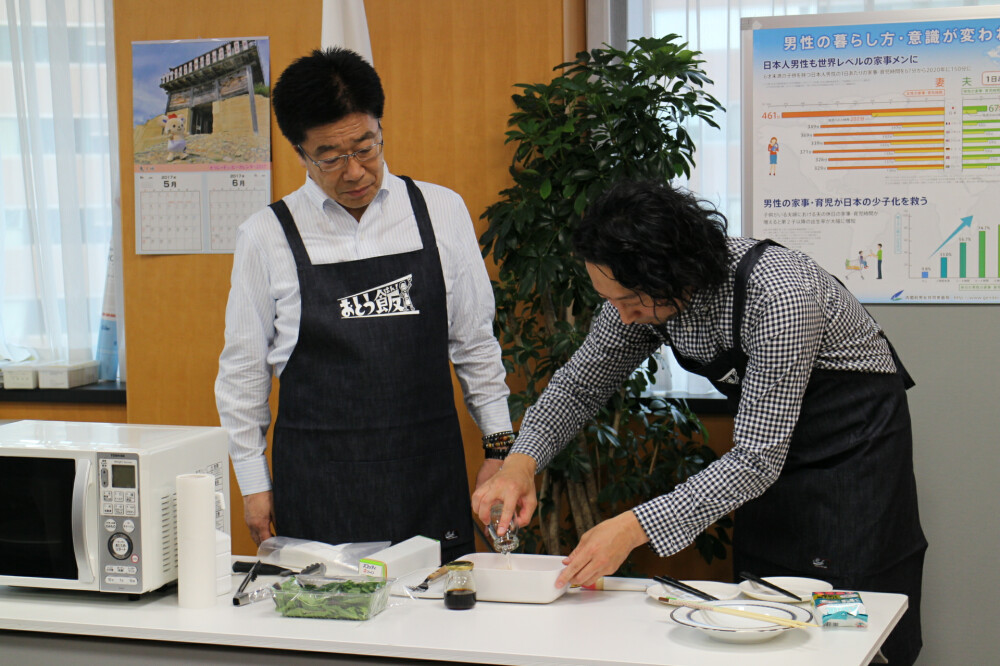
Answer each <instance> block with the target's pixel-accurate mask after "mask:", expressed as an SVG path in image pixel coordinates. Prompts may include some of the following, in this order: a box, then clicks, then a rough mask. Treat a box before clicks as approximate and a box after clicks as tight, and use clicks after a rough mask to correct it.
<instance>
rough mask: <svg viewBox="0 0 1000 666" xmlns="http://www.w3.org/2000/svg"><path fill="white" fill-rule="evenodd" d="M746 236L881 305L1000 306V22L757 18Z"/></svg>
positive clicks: (895, 15) (980, 17)
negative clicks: (799, 256)
mask: <svg viewBox="0 0 1000 666" xmlns="http://www.w3.org/2000/svg"><path fill="white" fill-rule="evenodd" d="M742 37H743V42H742V58H743V105H744V106H743V118H742V120H743V137H744V143H743V220H744V227H745V228H746V229H747V232H746V233H747V235H748V236H753V237H755V238H771V239H773V240H775V241H777V242H779V243H781V244H783V245H786V246H788V247H792V248H795V249H799V250H802V251H804V252H806V253H807V254H809V255H811V256H812V257H813V258H815V259H816V260H817V261H819V263H820V264H821V265H822V266H823V267H824V268H826V269H827V270H828V271H830V272H831V273H833V274H834V275H835V276H837V277H838V278H839V279H840V280H841V281H842V282H843V283H844V284H845V285H846V286H847V287H848V288H849V289H850V290H851V291H852V292H853V293H854V294H855V295H857V296H858V298H859V299H860V300H861V301H862V302H865V303H996V302H1000V11H998V9H997V8H990V7H982V8H974V7H967V8H952V9H947V10H941V11H937V10H920V11H907V12H882V13H863V14H828V15H822V16H787V17H758V18H745V19H743V25H742Z"/></svg>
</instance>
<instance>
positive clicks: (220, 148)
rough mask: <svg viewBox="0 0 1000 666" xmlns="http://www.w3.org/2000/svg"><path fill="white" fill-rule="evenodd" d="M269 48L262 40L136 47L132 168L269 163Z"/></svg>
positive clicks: (265, 41)
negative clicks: (141, 166)
mask: <svg viewBox="0 0 1000 666" xmlns="http://www.w3.org/2000/svg"><path fill="white" fill-rule="evenodd" d="M267 46H268V45H267V40H266V39H260V38H258V39H232V40H190V41H179V42H136V43H134V44H133V45H132V50H133V68H134V69H133V159H134V162H135V164H136V165H137V166H138V165H165V164H169V165H170V166H171V167H172V168H175V169H176V168H181V169H186V168H185V167H183V166H182V165H197V164H228V165H232V166H234V167H238V165H241V164H259V163H262V162H270V160H271V156H270V155H271V151H270V145H271V137H270V126H271V125H270V115H271V100H270V84H269V76H268V56H269V51H268V48H267Z"/></svg>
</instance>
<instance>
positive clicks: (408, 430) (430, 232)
mask: <svg viewBox="0 0 1000 666" xmlns="http://www.w3.org/2000/svg"><path fill="white" fill-rule="evenodd" d="M403 180H404V181H405V182H406V188H407V191H408V193H409V197H410V205H411V207H412V208H413V212H414V215H415V216H416V221H417V227H418V229H419V231H420V241H421V245H422V247H421V249H419V250H414V251H412V252H404V253H401V254H393V255H386V256H381V257H372V258H369V259H360V260H357V261H346V262H342V263H335V264H318V265H314V264H312V263H311V262H310V260H309V255H308V253H307V252H306V249H305V245H304V244H303V242H302V238H301V236H300V235H299V232H298V228H297V227H296V226H295V222H294V220H293V219H292V216H291V214H290V212H289V211H288V207H287V206H286V205H285V203H284V201H277V202H275V203H273V204H271V208H272V209H273V210H274V211H275V214H276V215H277V216H278V220H279V221H280V222H281V226H282V229H283V230H284V232H285V237H286V238H287V239H288V244H289V247H290V248H291V250H292V254H293V256H294V258H295V265H296V270H297V274H298V281H299V291H300V293H301V295H302V315H301V322H300V325H299V336H298V340H297V342H296V344H295V349H294V350H293V352H292V355H291V357H290V358H289V360H288V363H287V365H286V366H285V369H284V371H283V372H282V373H281V382H280V390H279V401H278V417H277V419H276V421H275V426H274V445H273V449H272V464H273V468H274V506H275V526H276V529H277V532H278V534H281V535H284V536H289V537H296V538H301V539H310V540H315V541H321V542H325V543H333V544H337V543H347V542H369V541H385V540H391V541H392V542H393V543H398V542H399V541H403V540H405V539H408V538H410V537H412V536H416V535H422V536H426V537H430V538H432V539H437V540H439V541H440V542H441V550H442V558H443V560H444V561H446V562H447V561H450V560H451V559H455V558H457V557H459V556H461V555H465V554H467V553H469V552H472V551H474V550H475V548H474V545H475V544H474V543H473V528H472V509H471V504H470V497H469V488H468V483H467V479H466V473H465V470H466V467H465V450H464V448H463V445H462V435H461V431H460V429H459V424H458V414H457V411H456V409H455V401H454V389H453V388H452V381H451V370H450V366H449V364H448V308H447V301H446V298H445V284H444V276H443V273H442V271H441V261H440V257H439V255H438V249H437V243H436V241H435V237H434V229H433V228H432V226H431V220H430V216H429V215H428V213H427V206H426V204H425V202H424V198H423V196H422V195H421V193H420V190H419V189H418V188H417V186H416V185H415V184H414V183H413V181H412V180H410V179H409V178H406V177H404V178H403Z"/></svg>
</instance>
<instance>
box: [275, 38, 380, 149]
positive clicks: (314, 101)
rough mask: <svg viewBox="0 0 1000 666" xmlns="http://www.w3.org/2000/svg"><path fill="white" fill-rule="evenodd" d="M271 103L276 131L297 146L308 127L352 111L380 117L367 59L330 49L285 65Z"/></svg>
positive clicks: (374, 76)
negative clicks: (275, 120) (277, 128)
mask: <svg viewBox="0 0 1000 666" xmlns="http://www.w3.org/2000/svg"><path fill="white" fill-rule="evenodd" d="M271 105H272V106H273V107H274V115H275V117H276V118H277V119H278V127H279V128H280V129H281V133H282V134H284V135H285V138H286V139H288V140H289V141H290V142H291V143H292V145H293V146H298V145H299V144H300V143H302V142H303V141H305V138H306V132H307V131H308V130H310V129H312V128H314V127H320V126H321V125H327V124H329V123H335V122H337V121H338V120H340V119H341V118H343V117H344V116H347V115H349V114H352V113H358V112H360V113H367V114H370V115H372V116H374V117H375V118H376V119H381V118H382V110H383V108H384V107H385V92H384V91H383V90H382V81H381V80H380V79H379V77H378V74H377V73H376V72H375V69H374V68H373V67H372V66H371V65H370V64H368V61H366V60H365V59H364V58H362V57H361V56H360V55H358V54H357V53H355V52H354V51H350V50H348V49H342V48H338V47H334V48H330V49H326V50H325V51H321V50H319V49H317V50H315V51H313V52H312V53H311V54H309V55H307V56H303V57H301V58H299V59H298V60H296V61H295V62H293V63H292V64H291V65H289V66H288V68H287V69H285V71H284V72H282V73H281V76H280V77H279V78H278V82H277V83H275V84H274V90H273V91H272V92H271Z"/></svg>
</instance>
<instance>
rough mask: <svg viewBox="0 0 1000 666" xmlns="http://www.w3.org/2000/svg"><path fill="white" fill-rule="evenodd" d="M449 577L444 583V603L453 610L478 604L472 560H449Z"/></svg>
mask: <svg viewBox="0 0 1000 666" xmlns="http://www.w3.org/2000/svg"><path fill="white" fill-rule="evenodd" d="M446 566H447V567H448V579H447V580H446V581H445V584H444V605H445V608H450V609H451V610H468V609H470V608H472V607H473V606H475V605H476V579H475V578H474V577H473V575H472V566H473V564H472V562H469V561H468V560H456V561H454V562H449V563H448V564H447V565H446Z"/></svg>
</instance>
